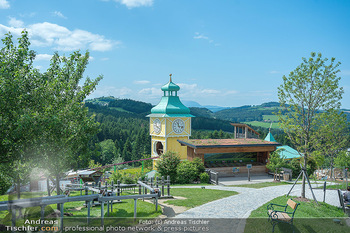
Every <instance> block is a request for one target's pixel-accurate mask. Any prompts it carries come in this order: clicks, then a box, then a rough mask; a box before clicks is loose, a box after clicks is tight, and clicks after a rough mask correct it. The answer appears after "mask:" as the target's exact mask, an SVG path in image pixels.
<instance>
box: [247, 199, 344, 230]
mask: <svg viewBox="0 0 350 233" xmlns="http://www.w3.org/2000/svg"><path fill="white" fill-rule="evenodd" d="M289 198H292V199H293V198H296V197H286V196H281V197H277V198H275V199H273V200H271V201H270V202H269V203H274V204H280V205H286V203H287V200H288V199H289ZM296 202H297V203H300V205H299V206H298V208H297V210H296V212H295V215H294V230H295V232H317V233H319V232H350V227H349V226H347V224H346V222H345V218H346V217H347V215H346V214H344V213H343V211H342V210H341V209H340V208H338V207H335V206H332V205H329V204H326V203H323V202H319V205H318V204H316V202H315V201H313V200H310V202H298V201H296ZM269 203H266V204H264V205H263V206H261V207H259V208H257V209H256V210H254V211H253V212H252V213H251V215H250V216H249V218H248V219H247V222H246V226H245V230H244V232H246V233H254V232H256V233H258V232H259V233H260V232H271V231H272V225H271V223H269V222H268V215H267V205H268V204H269ZM287 211H288V212H291V211H292V209H291V208H290V207H289V206H288V208H287ZM334 219H339V220H340V221H341V222H340V223H336V222H335V221H334ZM275 232H276V233H278V232H292V227H291V226H290V225H289V224H285V223H279V224H277V225H276V227H275Z"/></svg>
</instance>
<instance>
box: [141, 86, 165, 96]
mask: <svg viewBox="0 0 350 233" xmlns="http://www.w3.org/2000/svg"><path fill="white" fill-rule="evenodd" d="M139 94H140V95H144V96H147V97H151V98H152V97H159V98H160V97H161V96H162V91H161V90H160V88H155V87H151V88H144V89H141V90H140V91H139Z"/></svg>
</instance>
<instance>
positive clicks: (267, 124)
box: [243, 121, 279, 129]
mask: <svg viewBox="0 0 350 233" xmlns="http://www.w3.org/2000/svg"><path fill="white" fill-rule="evenodd" d="M243 123H245V124H250V125H252V126H260V127H265V128H270V125H271V123H270V122H261V121H248V122H243ZM271 127H272V128H274V129H279V126H278V123H272V126H271Z"/></svg>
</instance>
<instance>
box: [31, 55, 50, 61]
mask: <svg viewBox="0 0 350 233" xmlns="http://www.w3.org/2000/svg"><path fill="white" fill-rule="evenodd" d="M51 58H52V55H50V54H37V55H36V56H35V61H50V60H51Z"/></svg>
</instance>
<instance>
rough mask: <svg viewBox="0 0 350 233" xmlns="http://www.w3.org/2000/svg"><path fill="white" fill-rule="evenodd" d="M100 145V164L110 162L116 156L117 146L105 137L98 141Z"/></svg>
mask: <svg viewBox="0 0 350 233" xmlns="http://www.w3.org/2000/svg"><path fill="white" fill-rule="evenodd" d="M99 144H100V147H101V158H102V165H106V164H111V163H112V161H113V160H114V159H115V158H116V157H117V156H118V154H117V148H116V147H115V144H114V142H113V140H112V139H107V140H104V141H102V142H100V143H99Z"/></svg>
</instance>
